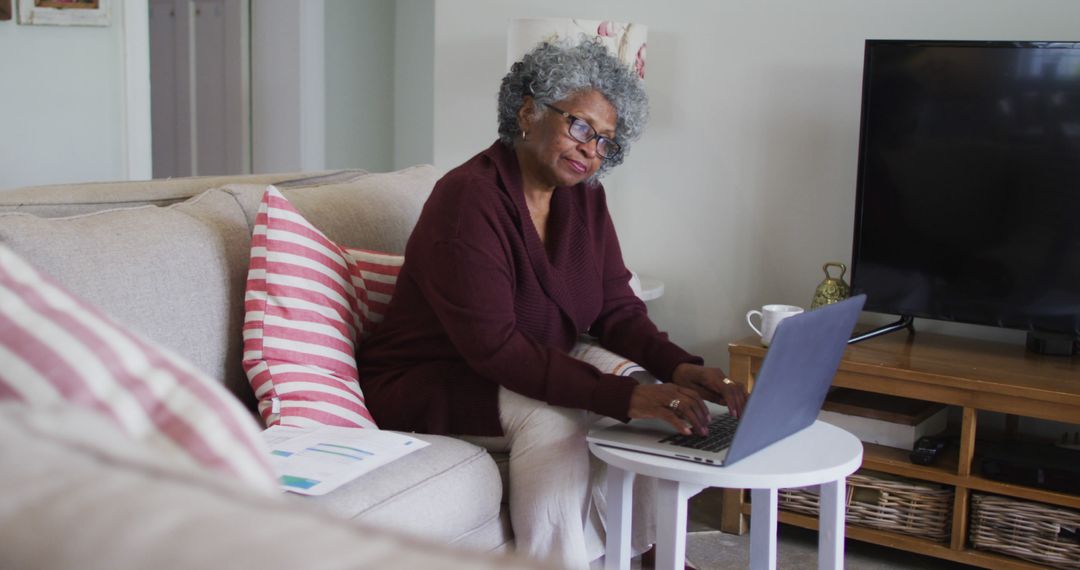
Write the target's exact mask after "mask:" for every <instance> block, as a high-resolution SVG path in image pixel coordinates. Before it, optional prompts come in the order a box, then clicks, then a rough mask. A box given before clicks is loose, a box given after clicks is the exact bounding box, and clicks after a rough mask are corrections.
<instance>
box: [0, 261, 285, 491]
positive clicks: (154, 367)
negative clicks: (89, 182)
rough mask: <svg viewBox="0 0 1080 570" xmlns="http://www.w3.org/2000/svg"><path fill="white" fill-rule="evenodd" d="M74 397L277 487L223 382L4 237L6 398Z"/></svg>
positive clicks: (0, 306) (140, 431)
mask: <svg viewBox="0 0 1080 570" xmlns="http://www.w3.org/2000/svg"><path fill="white" fill-rule="evenodd" d="M5 400H6V401H10V400H14V401H19V402H25V403H28V404H30V405H53V404H58V403H70V404H72V405H74V406H81V407H86V408H91V409H93V410H95V411H98V412H100V413H101V414H102V415H103V416H105V417H107V418H108V419H110V420H111V421H113V422H114V423H116V425H118V426H121V427H122V428H123V431H124V433H126V434H127V435H128V436H130V437H132V438H135V439H138V440H140V441H142V442H145V443H147V444H148V445H150V446H153V447H158V448H161V449H162V450H163V451H166V452H169V453H175V454H177V455H178V456H179V457H181V458H183V459H184V460H186V461H188V462H190V463H192V464H197V465H201V466H204V467H206V468H208V469H212V470H215V471H218V472H220V473H223V474H227V475H229V476H232V477H237V478H240V479H243V480H244V481H245V482H247V483H248V484H249V485H250V486H251V487H252V488H255V489H259V490H262V491H266V492H270V491H274V490H276V489H277V478H276V476H275V475H274V472H273V469H272V468H271V467H270V462H269V459H268V454H267V450H266V447H265V445H264V444H263V442H262V440H261V439H260V437H259V433H258V430H257V429H256V426H255V423H254V422H253V421H252V419H251V416H250V415H249V414H248V413H247V411H246V410H244V409H243V408H242V407H241V406H240V404H239V403H238V402H237V401H236V399H235V398H233V397H232V396H231V395H230V394H228V393H227V392H226V391H225V389H224V388H222V387H221V385H220V384H218V383H217V382H215V381H213V380H211V379H210V378H207V377H206V376H205V375H203V374H202V373H200V372H199V371H198V370H197V369H195V368H194V367H193V366H191V365H190V364H188V363H187V362H184V361H183V359H180V358H178V357H176V356H174V355H173V354H170V353H169V351H167V350H162V349H160V348H158V347H156V346H154V345H153V344H152V343H149V342H146V341H144V340H142V339H140V338H139V337H138V336H136V335H133V334H130V333H128V332H127V331H125V330H123V328H121V327H119V326H117V325H116V324H115V323H113V322H112V321H111V320H110V319H109V318H108V317H106V316H105V315H103V314H101V313H100V312H98V311H97V310H95V309H94V308H92V307H89V306H87V305H86V304H85V303H83V302H81V301H79V300H78V299H76V298H75V297H73V296H72V295H70V294H69V293H68V292H67V291H65V290H64V289H63V288H62V287H59V286H57V285H56V284H55V283H53V282H52V281H51V280H49V279H46V278H43V277H42V276H41V275H40V274H39V273H38V272H37V271H35V270H34V269H33V268H32V267H31V266H30V265H29V264H28V263H26V262H25V261H23V260H22V259H21V258H19V257H18V256H17V255H16V254H15V253H14V252H12V251H11V249H10V248H8V247H6V246H4V245H3V244H0V401H5Z"/></svg>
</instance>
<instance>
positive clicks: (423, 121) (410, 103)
mask: <svg viewBox="0 0 1080 570" xmlns="http://www.w3.org/2000/svg"><path fill="white" fill-rule="evenodd" d="M395 9H396V17H395V20H394V101H395V104H394V168H403V167H405V166H409V165H412V164H421V163H429V164H430V163H433V162H434V161H435V159H434V156H435V150H434V149H435V145H434V136H435V125H434V123H435V59H436V58H437V57H438V53H437V52H436V50H435V4H434V1H433V0H398V1H397V3H396V4H395Z"/></svg>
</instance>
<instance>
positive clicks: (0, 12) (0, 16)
mask: <svg viewBox="0 0 1080 570" xmlns="http://www.w3.org/2000/svg"><path fill="white" fill-rule="evenodd" d="M10 19H11V0H0V21H2V20H10Z"/></svg>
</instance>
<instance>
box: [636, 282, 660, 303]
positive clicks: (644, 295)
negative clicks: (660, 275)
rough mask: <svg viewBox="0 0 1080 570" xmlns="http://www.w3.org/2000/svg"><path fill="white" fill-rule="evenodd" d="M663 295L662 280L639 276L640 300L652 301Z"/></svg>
mask: <svg viewBox="0 0 1080 570" xmlns="http://www.w3.org/2000/svg"><path fill="white" fill-rule="evenodd" d="M663 296H664V282H663V281H660V280H659V279H653V278H652V277H642V278H641V295H639V297H641V300H642V301H652V300H654V299H659V298H660V297H663Z"/></svg>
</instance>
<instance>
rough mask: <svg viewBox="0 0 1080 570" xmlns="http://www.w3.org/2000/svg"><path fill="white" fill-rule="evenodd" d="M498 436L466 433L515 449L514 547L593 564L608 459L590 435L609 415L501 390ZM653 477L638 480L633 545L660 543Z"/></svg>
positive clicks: (600, 547)
mask: <svg viewBox="0 0 1080 570" xmlns="http://www.w3.org/2000/svg"><path fill="white" fill-rule="evenodd" d="M499 417H500V420H501V423H502V428H503V432H504V434H505V435H503V436H501V437H477V436H461V438H462V439H464V440H466V441H469V442H472V443H474V444H476V445H479V446H481V447H484V448H485V449H488V450H489V451H509V452H510V524H511V525H512V526H513V528H514V537H515V542H516V544H517V551H518V552H519V553H522V554H525V555H526V556H529V557H532V558H536V559H539V560H546V561H550V562H553V563H555V564H559V565H562V566H564V567H566V568H575V569H576V568H588V567H589V563H590V562H591V561H594V560H597V559H599V558H601V557H602V556H603V555H604V536H605V535H604V513H605V511H606V509H605V507H606V504H607V503H606V501H605V499H604V493H605V491H606V489H605V473H606V469H605V467H606V466H605V464H604V463H603V462H602V461H600V460H598V459H596V458H595V457H593V456H592V454H590V453H589V448H588V445H587V444H586V442H585V434H586V433H587V432H588V431H589V428H590V427H592V425H593V424H594V423H596V422H597V421H600V420H601V419H604V416H601V415H599V414H594V413H592V412H588V411H585V410H579V409H572V408H560V407H558V406H552V405H549V404H546V403H544V402H540V401H537V400H533V399H531V398H527V397H525V396H522V395H520V394H517V393H515V392H513V391H510V390H507V389H506V388H502V387H500V388H499ZM655 495H656V480H655V479H652V478H650V477H643V476H638V477H636V478H635V481H634V508H633V514H632V516H633V519H632V521H633V522H632V525H631V527H632V529H631V548H632V549H633V550H634V553H635V554H640V553H641V552H644V551H645V550H647V549H648V548H649V546H650V545H652V544H653V543H654V542H655V536H656V526H655V520H656V516H655V511H656V508H655Z"/></svg>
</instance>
